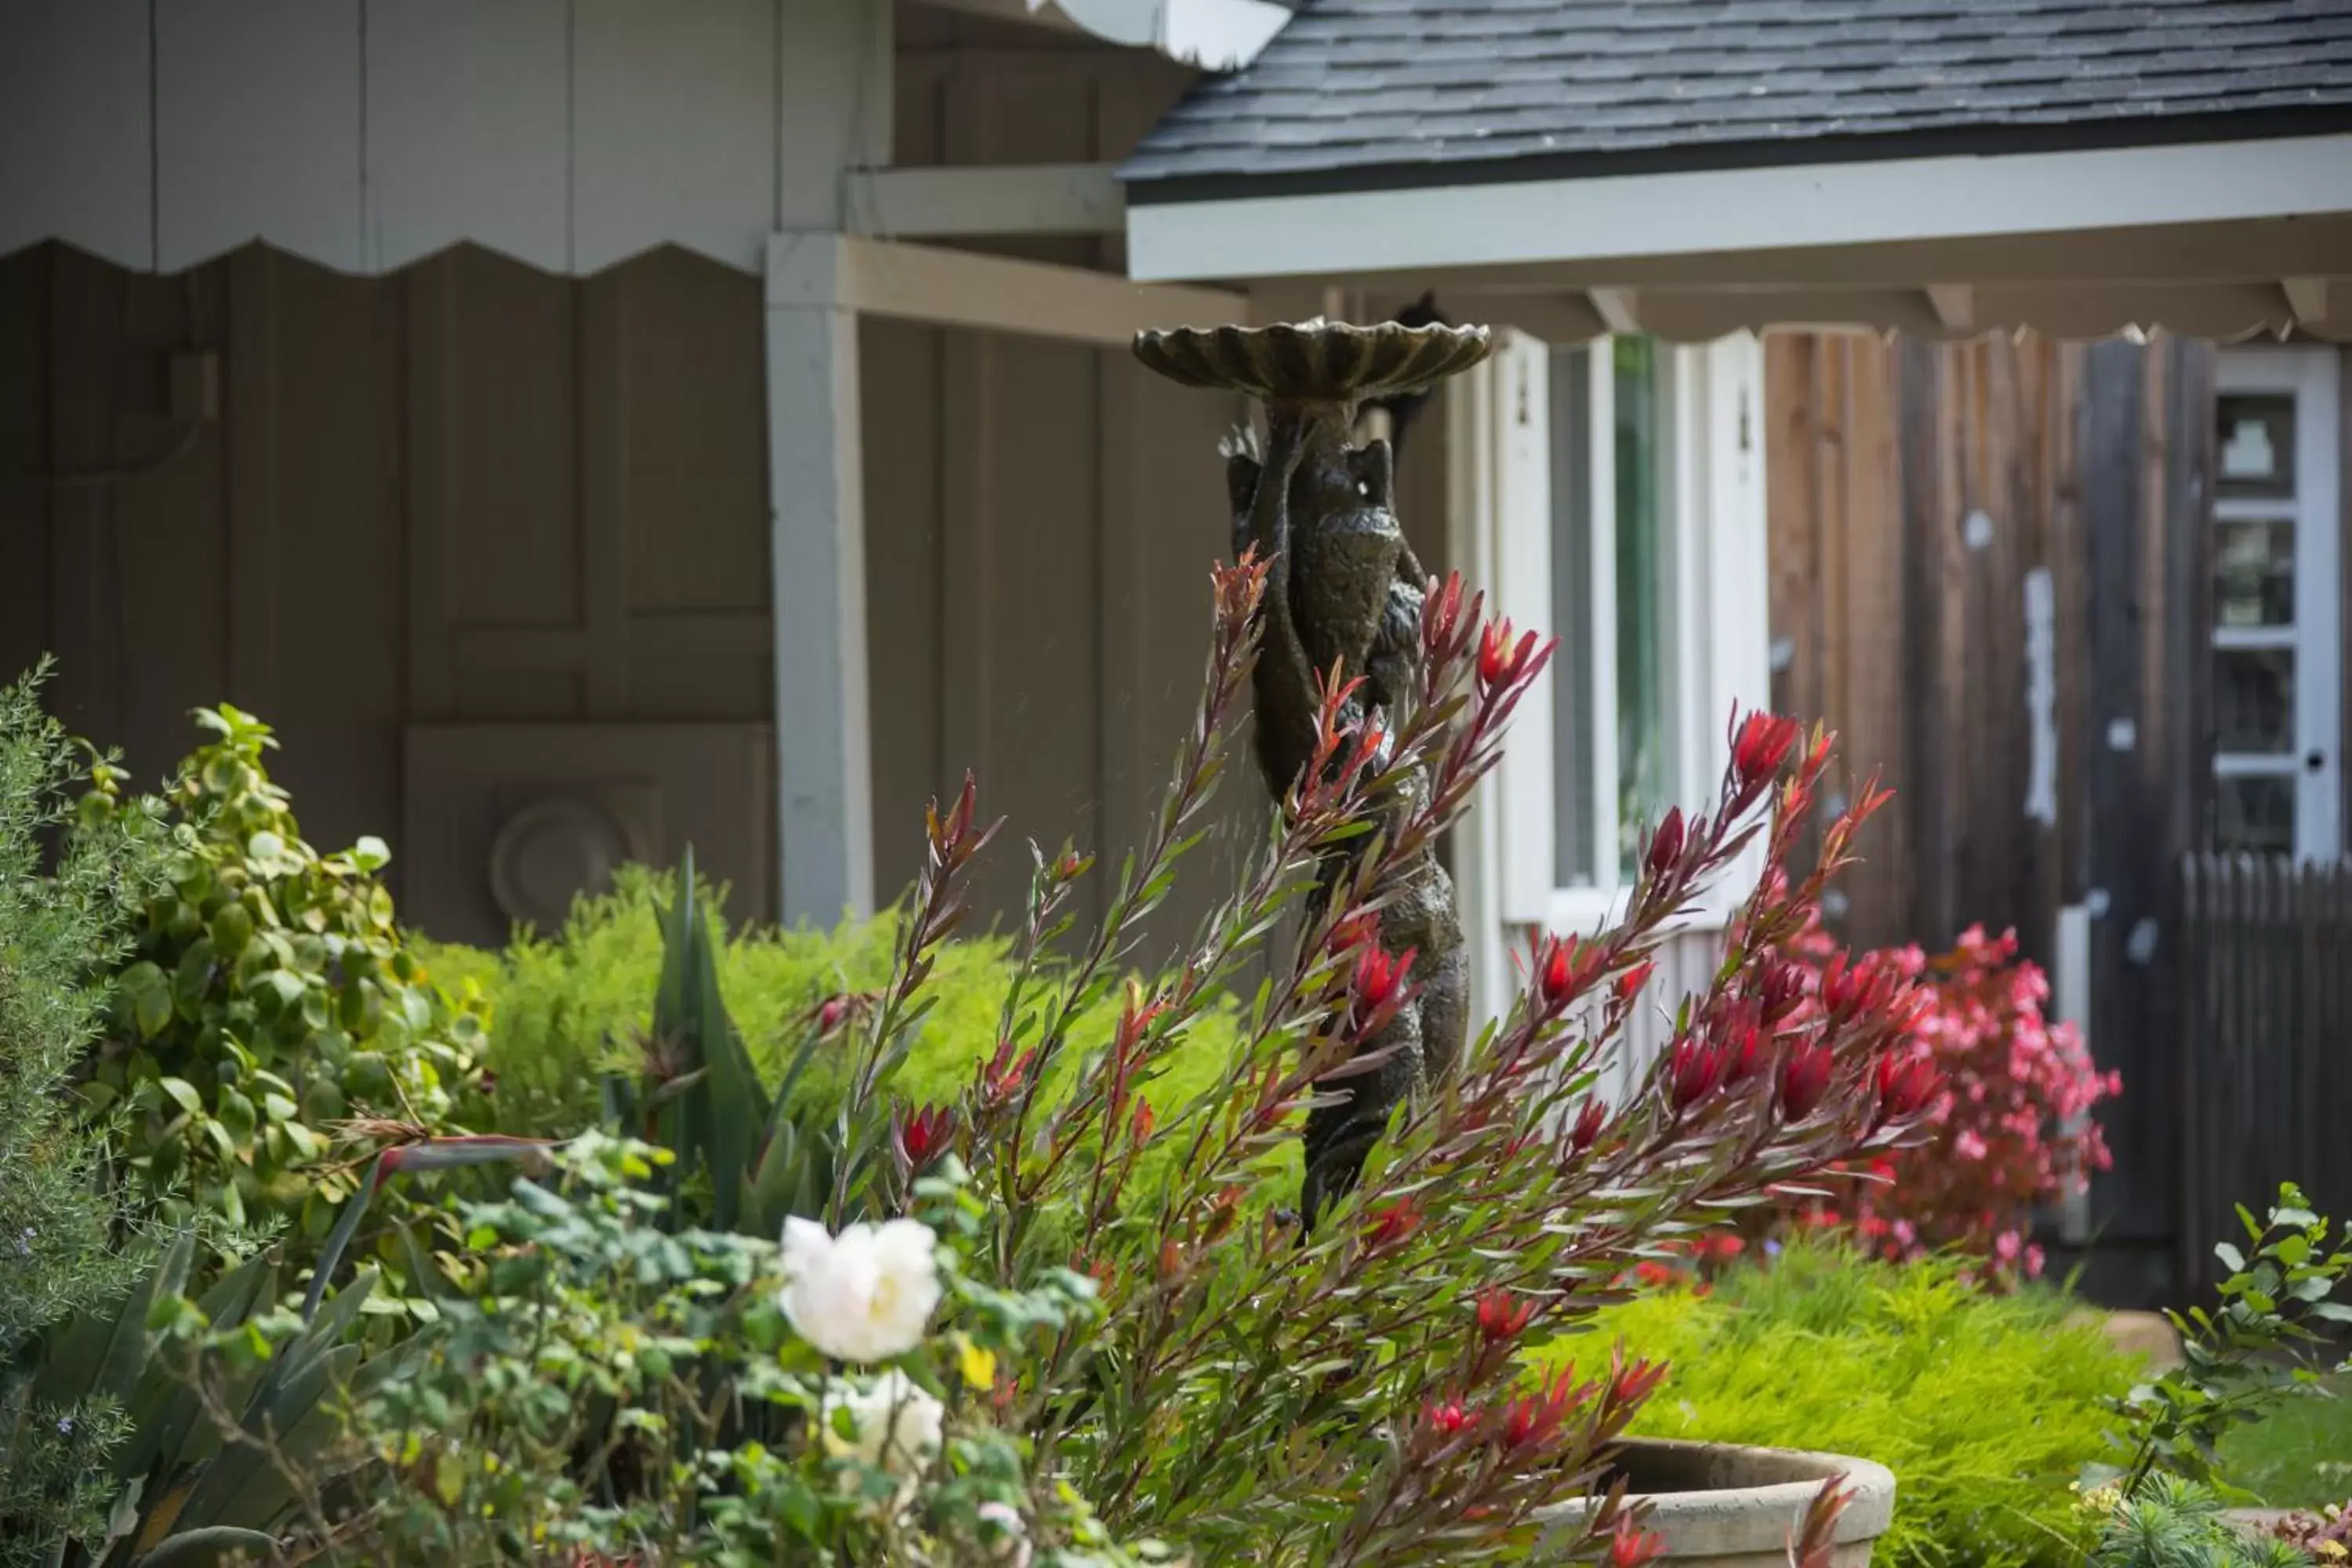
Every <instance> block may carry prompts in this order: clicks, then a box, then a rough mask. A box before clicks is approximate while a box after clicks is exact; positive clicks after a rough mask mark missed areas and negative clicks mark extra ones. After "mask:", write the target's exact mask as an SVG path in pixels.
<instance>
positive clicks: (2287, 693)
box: [2213, 647, 2294, 752]
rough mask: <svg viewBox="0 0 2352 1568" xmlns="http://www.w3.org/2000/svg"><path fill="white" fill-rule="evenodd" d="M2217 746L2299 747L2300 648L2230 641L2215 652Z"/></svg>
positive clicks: (2241, 748) (2260, 749)
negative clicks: (2297, 684)
mask: <svg viewBox="0 0 2352 1568" xmlns="http://www.w3.org/2000/svg"><path fill="white" fill-rule="evenodd" d="M2213 749H2214V750H2215V751H2217V752H2292V751H2293V750H2294V653H2293V652H2292V651H2291V650H2289V649H2286V648H2271V647H2259V648H2255V647H2230V648H2219V649H2216V650H2215V652H2214V654H2213Z"/></svg>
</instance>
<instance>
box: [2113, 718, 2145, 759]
mask: <svg viewBox="0 0 2352 1568" xmlns="http://www.w3.org/2000/svg"><path fill="white" fill-rule="evenodd" d="M2138 744H2139V726H2138V725H2137V724H2135V723H2133V722H2132V721H2130V720H2129V719H2110V720H2108V721H2107V750H2109V751H2111V752H2128V751H2130V750H2131V749H2132V748H2133V747H2134V746H2137V745H2138Z"/></svg>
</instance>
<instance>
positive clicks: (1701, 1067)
mask: <svg viewBox="0 0 2352 1568" xmlns="http://www.w3.org/2000/svg"><path fill="white" fill-rule="evenodd" d="M1723 1066H1724V1058H1723V1051H1722V1049H1721V1047H1717V1046H1711V1045H1708V1044H1706V1042H1705V1041H1702V1040H1697V1039H1694V1038H1693V1037H1690V1036H1688V1035H1685V1036H1684V1037H1682V1038H1680V1039H1678V1040H1676V1041H1675V1045H1674V1049H1673V1051H1672V1052H1671V1053H1669V1055H1668V1056H1667V1058H1666V1089H1667V1093H1668V1095H1669V1096H1670V1097H1671V1098H1672V1100H1673V1101H1674V1107H1675V1110H1677V1111H1684V1110H1689V1109H1690V1108H1691V1107H1692V1106H1694V1105H1696V1104H1697V1103H1698V1102H1699V1101H1700V1100H1705V1099H1706V1097H1707V1095H1708V1094H1709V1093H1711V1092H1713V1090H1714V1089H1715V1086H1716V1084H1717V1082H1719V1081H1720V1080H1721V1079H1722V1077H1723Z"/></svg>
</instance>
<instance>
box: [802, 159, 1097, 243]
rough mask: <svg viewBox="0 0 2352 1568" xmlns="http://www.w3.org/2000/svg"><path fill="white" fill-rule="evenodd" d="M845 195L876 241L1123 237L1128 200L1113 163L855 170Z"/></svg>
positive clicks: (858, 226)
mask: <svg viewBox="0 0 2352 1568" xmlns="http://www.w3.org/2000/svg"><path fill="white" fill-rule="evenodd" d="M845 187H846V188H845V191H844V194H843V206H844V208H845V211H846V213H847V215H848V220H849V228H850V231H851V232H852V233H854V234H857V235H860V236H864V237H871V238H876V239H940V238H949V237H960V236H972V235H1006V234H1120V233H1124V232H1125V231H1126V227H1127V197H1126V194H1125V193H1124V192H1123V191H1122V190H1121V189H1120V188H1119V184H1118V180H1117V179H1115V178H1114V177H1112V174H1111V165H1110V164H1108V163H1034V164H1025V163H1024V164H1007V165H994V166H981V167H971V168H909V169H855V170H852V171H851V172H850V174H848V176H847V179H846V182H845Z"/></svg>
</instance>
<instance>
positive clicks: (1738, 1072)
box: [1723, 1024, 1764, 1086]
mask: <svg viewBox="0 0 2352 1568" xmlns="http://www.w3.org/2000/svg"><path fill="white" fill-rule="evenodd" d="M1723 1049H1724V1063H1725V1065H1724V1069H1723V1081H1724V1083H1725V1085H1726V1086H1729V1085H1731V1084H1735V1083H1745V1082H1747V1081H1748V1079H1750V1078H1752V1077H1754V1076H1755V1073H1756V1069H1757V1068H1759V1067H1761V1066H1762V1065H1763V1062H1764V1037H1763V1035H1762V1033H1761V1032H1760V1031H1759V1029H1758V1028H1757V1027H1756V1026H1755V1025H1753V1024H1740V1025H1737V1026H1734V1028H1733V1030H1732V1032H1731V1034H1730V1036H1729V1037H1728V1038H1727V1039H1726V1040H1725V1042H1724V1047H1723Z"/></svg>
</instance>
